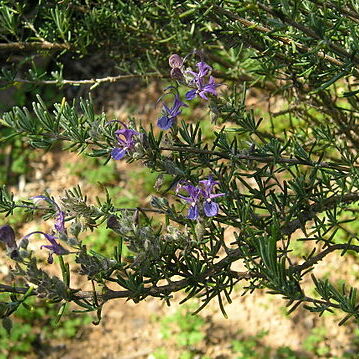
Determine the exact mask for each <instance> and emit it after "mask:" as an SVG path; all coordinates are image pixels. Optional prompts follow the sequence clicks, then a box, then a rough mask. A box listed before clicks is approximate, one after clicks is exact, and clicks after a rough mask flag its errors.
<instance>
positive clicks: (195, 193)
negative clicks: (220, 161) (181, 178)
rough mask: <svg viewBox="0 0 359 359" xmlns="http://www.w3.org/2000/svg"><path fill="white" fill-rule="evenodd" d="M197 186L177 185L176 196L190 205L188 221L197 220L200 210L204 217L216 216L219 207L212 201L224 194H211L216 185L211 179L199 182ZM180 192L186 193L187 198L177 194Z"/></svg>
mask: <svg viewBox="0 0 359 359" xmlns="http://www.w3.org/2000/svg"><path fill="white" fill-rule="evenodd" d="M199 184H200V185H199V186H193V185H191V184H187V183H179V184H178V185H177V188H176V194H177V196H178V197H179V198H181V199H183V200H185V201H186V202H188V203H189V204H190V207H189V210H188V215H187V218H189V219H197V218H198V217H199V216H200V214H201V211H202V209H203V213H204V215H205V216H207V217H213V216H216V215H217V214H218V209H219V207H218V204H217V203H216V202H214V201H213V199H214V198H217V197H221V196H224V195H225V193H212V192H213V189H214V186H215V185H217V184H218V182H216V181H215V180H214V179H213V177H209V178H208V179H207V180H202V181H199ZM181 190H183V191H186V192H187V194H188V196H183V195H181V194H179V192H180V191H181Z"/></svg>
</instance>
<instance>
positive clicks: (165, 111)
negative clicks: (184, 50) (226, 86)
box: [157, 54, 220, 130]
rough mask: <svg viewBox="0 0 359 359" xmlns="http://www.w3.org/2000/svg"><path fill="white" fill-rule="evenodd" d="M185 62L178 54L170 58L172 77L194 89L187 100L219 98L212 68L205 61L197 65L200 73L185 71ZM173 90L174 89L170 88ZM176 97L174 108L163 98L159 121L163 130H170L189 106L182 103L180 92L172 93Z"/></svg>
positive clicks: (158, 123)
mask: <svg viewBox="0 0 359 359" xmlns="http://www.w3.org/2000/svg"><path fill="white" fill-rule="evenodd" d="M183 64H184V60H183V59H182V58H181V57H180V56H179V55H177V54H173V55H171V56H170V58H169V65H170V67H171V77H172V78H173V79H176V80H177V81H179V82H180V83H182V84H184V85H186V86H187V87H190V88H192V90H189V91H188V92H187V93H186V95H185V99H186V100H193V99H194V98H195V97H196V96H199V97H201V98H202V99H204V100H208V95H213V96H217V90H216V88H217V87H218V86H220V85H219V84H217V83H216V82H215V80H214V77H213V76H210V73H211V71H212V67H211V66H209V65H208V64H206V63H205V62H204V61H200V62H198V63H197V65H196V66H197V68H198V72H195V71H192V69H190V68H189V69H184V67H183ZM170 88H173V87H170ZM169 94H172V95H173V96H174V101H173V104H172V107H168V106H167V105H166V103H165V102H164V101H162V98H163V97H162V98H160V100H161V101H162V104H163V108H162V116H161V117H160V118H159V119H158V121H157V126H158V127H159V128H161V129H162V130H168V129H169V128H171V127H172V126H173V124H174V123H175V122H176V119H177V116H178V115H180V114H181V112H182V110H181V107H187V105H186V104H185V103H184V102H182V101H181V99H180V97H179V94H178V92H175V93H174V92H170V93H169Z"/></svg>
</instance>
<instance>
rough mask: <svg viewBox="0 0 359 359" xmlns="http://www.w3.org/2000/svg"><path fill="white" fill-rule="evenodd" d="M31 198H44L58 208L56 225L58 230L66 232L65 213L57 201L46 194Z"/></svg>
mask: <svg viewBox="0 0 359 359" xmlns="http://www.w3.org/2000/svg"><path fill="white" fill-rule="evenodd" d="M30 199H32V200H34V199H40V200H43V201H46V202H48V203H50V204H52V205H53V206H54V207H55V208H56V222H55V225H54V227H55V229H56V231H57V232H59V233H66V228H65V213H64V212H63V211H61V209H60V207H59V205H58V204H57V203H56V202H55V201H53V200H52V199H51V198H49V197H46V196H34V197H31V198H30Z"/></svg>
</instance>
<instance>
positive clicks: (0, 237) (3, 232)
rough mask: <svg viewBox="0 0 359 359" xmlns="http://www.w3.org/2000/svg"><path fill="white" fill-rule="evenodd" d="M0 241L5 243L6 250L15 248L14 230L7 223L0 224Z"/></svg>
mask: <svg viewBox="0 0 359 359" xmlns="http://www.w3.org/2000/svg"><path fill="white" fill-rule="evenodd" d="M0 242H2V243H4V244H5V246H6V249H7V250H10V251H11V250H14V249H16V248H17V244H16V241H15V232H14V230H13V229H12V227H11V226H9V225H8V224H4V225H3V226H0Z"/></svg>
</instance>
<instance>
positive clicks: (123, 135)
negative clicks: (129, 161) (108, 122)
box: [111, 121, 140, 160]
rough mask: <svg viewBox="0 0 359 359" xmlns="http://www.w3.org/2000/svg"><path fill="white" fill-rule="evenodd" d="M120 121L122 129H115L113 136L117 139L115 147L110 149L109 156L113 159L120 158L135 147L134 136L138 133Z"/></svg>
mask: <svg viewBox="0 0 359 359" xmlns="http://www.w3.org/2000/svg"><path fill="white" fill-rule="evenodd" d="M117 122H120V123H121V124H122V125H123V127H124V128H123V129H120V130H116V131H115V137H116V140H117V147H115V148H114V149H113V150H112V151H111V157H112V158H113V159H114V160H120V159H122V158H123V157H124V156H125V155H126V154H128V153H129V152H130V151H131V150H133V148H134V147H135V144H136V141H135V139H134V136H139V135H140V133H139V132H137V131H135V130H132V129H130V128H128V127H127V126H126V125H125V124H124V123H123V122H121V121H117Z"/></svg>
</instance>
